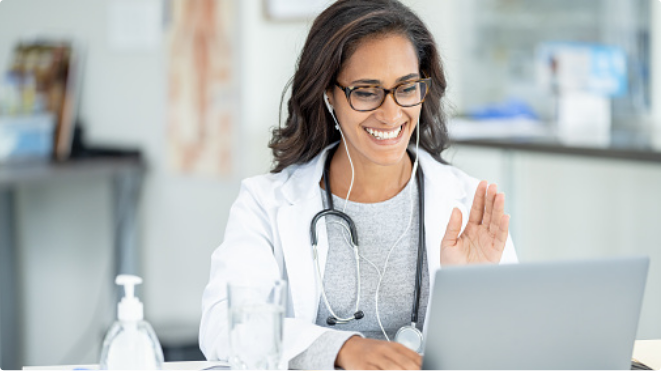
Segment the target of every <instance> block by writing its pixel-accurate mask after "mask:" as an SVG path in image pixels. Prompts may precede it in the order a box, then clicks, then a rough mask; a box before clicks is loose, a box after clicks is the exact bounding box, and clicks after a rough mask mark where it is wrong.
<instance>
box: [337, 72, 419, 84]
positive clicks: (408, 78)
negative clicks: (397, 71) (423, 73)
mask: <svg viewBox="0 0 661 371" xmlns="http://www.w3.org/2000/svg"><path fill="white" fill-rule="evenodd" d="M417 77H420V74H418V73H411V74H408V75H406V76H402V77H400V78H398V79H397V81H395V82H396V83H400V82H402V81H406V80H410V79H414V78H417ZM356 84H368V85H381V81H380V80H370V79H361V80H356V81H352V82H351V83H350V84H349V85H356Z"/></svg>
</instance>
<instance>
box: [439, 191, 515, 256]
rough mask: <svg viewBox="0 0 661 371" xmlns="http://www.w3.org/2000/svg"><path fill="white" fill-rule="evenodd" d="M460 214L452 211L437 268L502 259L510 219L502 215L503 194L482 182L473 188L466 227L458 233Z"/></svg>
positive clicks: (503, 208)
mask: <svg viewBox="0 0 661 371" xmlns="http://www.w3.org/2000/svg"><path fill="white" fill-rule="evenodd" d="M461 219H462V216H461V211H459V209H457V208H454V209H453V210H452V215H451V216H450V221H449V222H448V227H447V230H446V231H445V236H444V237H443V240H442V241H441V265H461V264H479V263H498V262H500V258H501V256H502V255H503V250H504V249H505V243H506V242H507V235H508V230H509V223H510V217H509V215H505V194H503V193H498V187H497V186H496V185H495V184H491V185H490V186H489V187H488V188H487V182H486V181H482V182H480V184H479V185H478V186H477V191H475V198H474V199H473V206H472V207H471V211H470V215H469V217H468V223H467V224H466V228H465V229H464V232H463V233H461V235H459V233H460V232H461V224H462V220H461Z"/></svg>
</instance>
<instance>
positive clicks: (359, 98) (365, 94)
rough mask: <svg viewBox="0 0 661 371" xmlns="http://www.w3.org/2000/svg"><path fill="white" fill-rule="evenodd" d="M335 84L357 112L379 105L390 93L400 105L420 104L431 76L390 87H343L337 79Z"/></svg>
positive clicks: (366, 110)
mask: <svg viewBox="0 0 661 371" xmlns="http://www.w3.org/2000/svg"><path fill="white" fill-rule="evenodd" d="M335 85H337V87H339V88H340V89H342V90H344V94H346V96H347V101H349V105H350V106H351V108H353V109H354V110H355V111H359V112H368V111H374V110H375V109H377V108H379V107H381V105H382V104H383V102H385V101H386V97H387V96H388V95H390V94H392V97H393V99H394V100H395V103H397V104H398V105H400V106H401V107H413V106H417V105H419V104H422V102H424V101H425V97H426V96H427V93H428V92H429V86H431V78H430V77H427V78H424V79H420V80H414V81H404V82H402V83H400V84H397V85H395V86H394V87H393V88H392V89H386V88H384V87H382V86H379V85H363V86H349V87H345V86H342V85H340V83H339V82H337V81H336V82H335Z"/></svg>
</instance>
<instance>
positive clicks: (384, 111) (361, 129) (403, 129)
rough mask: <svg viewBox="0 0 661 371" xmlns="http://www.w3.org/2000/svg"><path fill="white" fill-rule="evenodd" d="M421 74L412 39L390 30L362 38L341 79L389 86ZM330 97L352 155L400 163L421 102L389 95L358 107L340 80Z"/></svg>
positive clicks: (351, 83)
mask: <svg viewBox="0 0 661 371" xmlns="http://www.w3.org/2000/svg"><path fill="white" fill-rule="evenodd" d="M420 78H422V76H420V74H419V65H418V56H417V54H416V52H415V49H414V47H413V44H411V42H410V41H409V39H408V38H406V37H404V36H401V35H388V36H384V37H378V38H375V39H372V40H367V41H364V42H362V43H361V44H360V45H359V46H358V48H357V49H356V51H355V52H354V54H353V55H352V56H351V57H350V58H349V60H348V61H347V62H346V63H345V66H344V68H343V69H342V70H341V71H340V73H339V75H338V77H337V82H338V83H339V84H340V85H342V86H347V87H350V86H367V85H379V86H382V87H384V88H386V89H390V88H392V87H394V86H396V85H398V84H399V83H401V82H403V81H411V80H416V79H420ZM333 83H335V82H333ZM328 97H329V101H330V103H331V105H332V106H333V108H334V110H335V114H336V116H337V120H338V121H339V123H340V126H341V128H342V132H343V134H344V140H346V142H347V145H348V146H349V151H350V153H351V155H352V159H353V160H354V161H360V162H362V163H364V164H367V163H372V164H376V165H381V166H392V165H398V164H401V161H402V158H403V157H404V154H405V152H406V147H407V146H408V143H409V139H410V138H411V134H412V133H413V130H414V129H415V126H416V124H417V122H418V117H419V116H420V110H421V108H422V105H417V106H414V107H401V106H399V105H398V104H397V103H395V101H394V99H393V96H392V95H388V96H387V97H386V99H385V101H384V102H383V104H382V105H381V107H379V108H377V109H376V110H374V111H369V112H359V111H356V110H354V109H353V108H352V107H351V106H350V104H349V101H348V100H347V97H346V95H345V93H344V91H343V90H342V89H341V88H339V87H337V86H334V87H333V89H332V90H330V92H329V94H328Z"/></svg>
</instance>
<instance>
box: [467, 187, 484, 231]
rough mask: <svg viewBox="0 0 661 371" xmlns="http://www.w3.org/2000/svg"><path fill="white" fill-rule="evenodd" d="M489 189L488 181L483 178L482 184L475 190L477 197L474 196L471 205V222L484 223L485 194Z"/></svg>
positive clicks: (469, 217)
mask: <svg viewBox="0 0 661 371" xmlns="http://www.w3.org/2000/svg"><path fill="white" fill-rule="evenodd" d="M486 191H487V182H486V180H483V181H481V182H480V184H478V185H477V189H476V190H475V197H474V198H473V206H472V207H471V212H470V215H469V216H468V222H469V223H471V224H477V225H479V224H480V223H482V217H483V215H484V202H485V196H484V194H485V193H486Z"/></svg>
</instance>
